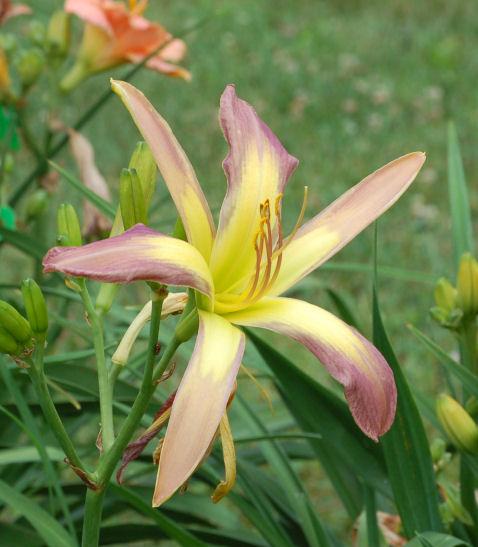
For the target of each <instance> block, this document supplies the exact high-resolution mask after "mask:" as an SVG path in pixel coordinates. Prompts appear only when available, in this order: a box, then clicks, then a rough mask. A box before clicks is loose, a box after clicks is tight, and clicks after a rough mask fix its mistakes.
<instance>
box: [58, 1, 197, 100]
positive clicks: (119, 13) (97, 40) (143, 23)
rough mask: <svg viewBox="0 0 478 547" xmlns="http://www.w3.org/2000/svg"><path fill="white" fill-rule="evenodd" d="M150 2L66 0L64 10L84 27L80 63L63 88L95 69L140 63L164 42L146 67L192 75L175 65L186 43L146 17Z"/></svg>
mask: <svg viewBox="0 0 478 547" xmlns="http://www.w3.org/2000/svg"><path fill="white" fill-rule="evenodd" d="M147 4H148V2H147V0H140V1H139V2H137V1H136V0H130V1H129V5H126V4H125V3H124V2H114V1H113V0H66V2H65V11H66V12H67V13H73V14H75V15H77V16H78V17H79V18H80V19H82V20H83V21H84V22H85V28H84V33H83V41H82V44H81V47H80V51H79V53H78V59H77V62H76V64H75V65H74V66H73V68H72V69H71V71H70V72H69V73H68V74H67V75H66V76H65V78H64V79H63V81H62V83H61V87H62V89H63V90H64V91H68V90H70V89H72V88H73V87H75V86H76V85H78V83H80V82H81V81H82V80H83V79H85V78H86V77H88V76H90V75H91V74H95V73H96V72H102V71H104V70H107V69H109V68H112V67H114V66H117V65H120V64H123V63H139V62H141V61H143V59H145V58H146V57H148V56H149V55H150V54H152V53H153V52H154V51H155V50H157V49H158V48H161V46H163V45H164V47H162V48H161V50H160V51H158V54H157V55H154V56H153V57H152V58H151V59H149V60H148V61H147V63H146V66H147V67H148V68H151V69H153V70H156V71H158V72H161V73H163V74H167V75H168V76H174V77H179V78H184V79H186V80H188V79H189V78H190V74H189V72H188V71H187V70H186V69H184V68H182V67H179V66H177V65H176V64H174V63H177V62H179V61H180V60H181V59H182V58H183V57H184V55H185V53H186V44H185V43H184V42H183V41H182V40H179V39H172V37H171V34H169V32H168V31H167V30H166V29H165V28H163V27H162V26H161V25H159V24H158V23H153V22H151V21H149V20H148V19H146V18H145V17H143V12H144V10H145V9H146V7H147Z"/></svg>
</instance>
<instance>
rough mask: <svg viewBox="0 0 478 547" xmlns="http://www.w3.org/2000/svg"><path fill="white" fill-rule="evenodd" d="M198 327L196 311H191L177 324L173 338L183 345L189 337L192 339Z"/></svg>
mask: <svg viewBox="0 0 478 547" xmlns="http://www.w3.org/2000/svg"><path fill="white" fill-rule="evenodd" d="M198 327H199V317H198V312H197V309H193V310H192V311H191V312H189V314H188V315H186V317H184V319H181V321H180V322H179V323H178V326H177V327H176V331H175V333H174V336H175V338H176V340H178V342H181V343H184V342H187V341H188V340H189V339H190V338H191V337H193V336H194V335H195V334H196V333H197V331H198Z"/></svg>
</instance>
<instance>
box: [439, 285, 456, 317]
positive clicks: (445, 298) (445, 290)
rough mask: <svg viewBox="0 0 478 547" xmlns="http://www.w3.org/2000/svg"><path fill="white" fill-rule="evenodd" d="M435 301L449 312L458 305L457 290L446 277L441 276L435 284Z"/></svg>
mask: <svg viewBox="0 0 478 547" xmlns="http://www.w3.org/2000/svg"><path fill="white" fill-rule="evenodd" d="M434 296H435V303H436V305H437V306H438V307H439V308H441V309H442V310H444V311H445V312H447V313H450V312H451V311H452V310H453V309H454V308H455V306H456V299H457V290H456V289H455V287H454V286H453V285H452V284H451V283H450V282H449V281H448V279H446V278H445V277H441V278H440V279H439V280H438V282H437V284H436V285H435V292H434Z"/></svg>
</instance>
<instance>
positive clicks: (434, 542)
mask: <svg viewBox="0 0 478 547" xmlns="http://www.w3.org/2000/svg"><path fill="white" fill-rule="evenodd" d="M460 545H465V547H471V545H470V544H469V543H467V542H466V541H463V540H462V539H458V538H456V537H453V536H449V535H448V534H438V533H436V532H424V533H422V534H417V536H416V537H415V538H413V539H412V540H411V541H409V542H408V543H407V545H406V547H458V546H460Z"/></svg>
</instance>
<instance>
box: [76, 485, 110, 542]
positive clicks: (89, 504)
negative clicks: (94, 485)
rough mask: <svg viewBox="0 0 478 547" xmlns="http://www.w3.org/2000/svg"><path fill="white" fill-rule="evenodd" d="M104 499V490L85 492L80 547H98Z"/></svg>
mask: <svg viewBox="0 0 478 547" xmlns="http://www.w3.org/2000/svg"><path fill="white" fill-rule="evenodd" d="M104 497H105V489H104V488H103V489H102V490H96V491H95V490H90V489H88V490H87V492H86V500H85V513H84V516H83V533H82V536H81V545H82V547H96V546H97V545H99V539H100V528H101V515H102V513H103V500H104Z"/></svg>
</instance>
